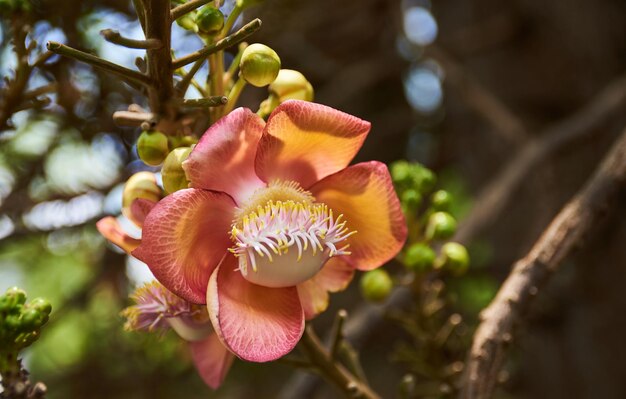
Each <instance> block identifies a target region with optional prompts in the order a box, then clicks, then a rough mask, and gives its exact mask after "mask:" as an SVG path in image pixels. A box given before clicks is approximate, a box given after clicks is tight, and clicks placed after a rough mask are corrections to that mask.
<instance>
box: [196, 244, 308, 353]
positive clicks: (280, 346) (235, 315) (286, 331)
mask: <svg viewBox="0 0 626 399" xmlns="http://www.w3.org/2000/svg"><path fill="white" fill-rule="evenodd" d="M207 306H208V308H209V315H210V316H211V321H212V322H213V327H214V328H215V331H216V332H217V333H218V334H219V336H220V338H221V340H222V342H223V343H224V344H225V345H226V346H227V347H228V348H229V349H230V350H231V351H232V352H234V353H235V355H237V356H239V357H240V358H242V359H244V360H249V361H252V362H269V361H271V360H276V359H278V358H279V357H281V356H284V355H286V354H287V353H289V352H291V350H292V349H293V348H294V347H295V346H296V344H297V343H298V341H299V340H300V337H302V333H303V332H304V312H303V311H302V306H300V300H299V299H298V291H297V290H296V287H287V288H268V287H262V286H260V285H256V284H252V283H250V282H248V281H247V280H246V279H244V278H243V276H242V275H241V272H239V270H237V259H236V258H235V257H234V256H232V255H229V256H227V257H226V258H225V259H224V261H223V262H222V264H220V266H219V267H218V268H217V269H216V270H215V272H214V273H213V274H212V275H211V280H210V282H209V289H208V292H207Z"/></svg>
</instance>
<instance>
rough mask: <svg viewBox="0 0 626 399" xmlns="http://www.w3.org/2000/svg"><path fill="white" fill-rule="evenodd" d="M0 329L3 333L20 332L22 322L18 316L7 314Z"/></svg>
mask: <svg viewBox="0 0 626 399" xmlns="http://www.w3.org/2000/svg"><path fill="white" fill-rule="evenodd" d="M2 327H3V329H4V330H5V331H21V330H22V321H21V320H20V314H19V313H16V314H9V315H7V316H6V317H5V318H4V322H3V323H2Z"/></svg>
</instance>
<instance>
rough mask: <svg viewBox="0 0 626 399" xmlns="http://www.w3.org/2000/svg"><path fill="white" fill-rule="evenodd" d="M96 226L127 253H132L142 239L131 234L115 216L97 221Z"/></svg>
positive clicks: (105, 236)
mask: <svg viewBox="0 0 626 399" xmlns="http://www.w3.org/2000/svg"><path fill="white" fill-rule="evenodd" d="M96 228H97V229H98V231H99V232H100V234H102V235H103V236H104V238H106V239H107V240H109V241H111V242H112V243H113V244H115V245H117V246H118V247H120V248H122V249H123V250H124V251H125V252H126V253H130V252H131V251H132V250H134V249H135V248H137V247H138V246H139V244H140V243H141V240H138V239H136V238H133V237H131V236H129V235H128V234H127V233H126V231H124V229H123V228H122V226H121V225H120V222H118V221H117V219H116V218H114V217H113V216H107V217H104V218H102V219H100V220H99V221H98V223H96Z"/></svg>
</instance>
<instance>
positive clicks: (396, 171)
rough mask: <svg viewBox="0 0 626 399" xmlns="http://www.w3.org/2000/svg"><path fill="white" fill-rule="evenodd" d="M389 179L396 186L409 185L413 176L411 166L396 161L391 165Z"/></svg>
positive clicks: (404, 162) (405, 162)
mask: <svg viewBox="0 0 626 399" xmlns="http://www.w3.org/2000/svg"><path fill="white" fill-rule="evenodd" d="M390 172H391V179H392V180H393V182H394V183H396V184H407V183H410V182H411V180H412V178H413V175H412V173H411V172H412V170H411V165H410V164H409V163H408V162H407V161H397V162H394V163H392V164H391V170H390Z"/></svg>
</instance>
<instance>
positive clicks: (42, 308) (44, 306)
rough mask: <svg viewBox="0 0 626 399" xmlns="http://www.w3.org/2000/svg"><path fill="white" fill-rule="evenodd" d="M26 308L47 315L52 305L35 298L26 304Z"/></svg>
mask: <svg viewBox="0 0 626 399" xmlns="http://www.w3.org/2000/svg"><path fill="white" fill-rule="evenodd" d="M28 307H29V308H31V309H35V310H37V311H39V312H41V313H42V314H44V315H49V314H50V312H52V305H51V304H50V301H48V300H47V299H44V298H35V299H33V300H32V301H30V303H29V304H28Z"/></svg>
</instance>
